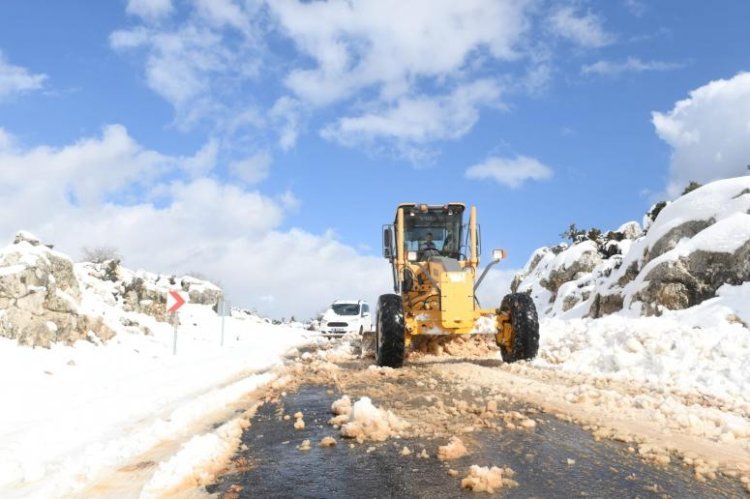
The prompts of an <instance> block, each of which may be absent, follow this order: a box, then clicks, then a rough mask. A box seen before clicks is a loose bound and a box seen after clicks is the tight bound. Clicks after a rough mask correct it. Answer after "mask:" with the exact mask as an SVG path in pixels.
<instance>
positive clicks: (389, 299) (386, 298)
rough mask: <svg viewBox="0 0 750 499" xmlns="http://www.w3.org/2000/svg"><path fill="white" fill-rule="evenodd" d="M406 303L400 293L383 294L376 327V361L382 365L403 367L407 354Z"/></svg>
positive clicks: (379, 301)
mask: <svg viewBox="0 0 750 499" xmlns="http://www.w3.org/2000/svg"><path fill="white" fill-rule="evenodd" d="M405 335H406V329H405V327H404V304H403V302H402V301H401V297H400V296H399V295H394V294H388V295H381V296H380V298H378V315H377V322H376V327H375V336H376V343H375V362H376V363H377V365H379V366H381V367H394V368H397V367H401V366H403V365H404V356H405V355H406V340H405Z"/></svg>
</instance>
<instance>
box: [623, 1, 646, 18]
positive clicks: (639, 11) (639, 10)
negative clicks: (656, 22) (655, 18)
mask: <svg viewBox="0 0 750 499" xmlns="http://www.w3.org/2000/svg"><path fill="white" fill-rule="evenodd" d="M624 3H625V8H627V9H628V10H629V11H630V13H631V14H633V15H634V16H635V17H641V16H643V14H645V13H646V11H647V10H648V7H646V5H645V4H644V3H643V2H641V1H640V0H625V2H624Z"/></svg>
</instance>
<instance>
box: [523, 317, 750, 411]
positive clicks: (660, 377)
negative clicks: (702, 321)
mask: <svg viewBox="0 0 750 499" xmlns="http://www.w3.org/2000/svg"><path fill="white" fill-rule="evenodd" d="M748 358H750V332H749V331H748V330H747V329H745V328H744V327H742V326H741V325H739V324H719V325H716V326H714V327H712V328H710V329H704V328H699V327H693V326H691V325H690V324H689V323H688V324H686V323H685V321H684V320H679V319H678V318H674V317H643V318H631V319H628V318H625V317H621V316H617V315H613V316H608V317H603V318H600V319H571V320H560V319H544V320H543V321H542V324H541V334H540V347H539V357H538V358H537V359H536V360H535V361H534V363H535V364H536V365H542V366H545V367H552V368H556V369H562V370H565V371H572V372H582V373H592V374H606V375H608V376H611V377H612V378H614V379H622V380H635V381H639V382H644V383H651V384H653V385H655V386H662V387H670V388H672V389H675V390H681V391H684V392H694V391H697V392H700V393H704V394H709V395H713V396H716V397H721V398H723V399H727V400H734V401H740V400H741V401H746V402H749V403H750V363H748V362H747V359H748Z"/></svg>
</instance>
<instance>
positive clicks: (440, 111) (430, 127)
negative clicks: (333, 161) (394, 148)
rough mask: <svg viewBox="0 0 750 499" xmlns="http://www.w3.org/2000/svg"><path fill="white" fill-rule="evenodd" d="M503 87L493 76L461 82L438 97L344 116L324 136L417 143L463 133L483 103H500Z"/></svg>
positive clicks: (351, 143) (352, 140)
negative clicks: (466, 82) (472, 81)
mask: <svg viewBox="0 0 750 499" xmlns="http://www.w3.org/2000/svg"><path fill="white" fill-rule="evenodd" d="M499 99H500V88H499V86H498V85H497V83H496V82H494V81H491V80H480V81H476V82H474V83H471V84H468V85H464V86H459V87H458V88H456V89H455V90H454V91H453V92H452V93H450V94H448V95H445V96H437V97H426V96H421V97H410V98H403V99H400V100H399V101H398V102H397V103H396V104H395V106H392V107H386V108H385V109H377V110H374V111H372V112H369V113H365V114H362V115H360V116H357V117H345V118H341V119H339V120H338V121H337V122H336V123H335V124H332V125H329V126H328V127H326V128H325V129H324V130H323V132H322V134H323V137H325V138H327V139H329V140H333V141H336V142H339V143H342V144H345V145H349V146H355V145H359V144H372V143H374V142H376V141H378V140H383V139H385V140H393V141H395V142H396V143H397V144H401V145H403V146H405V147H415V146H419V145H423V144H426V143H429V142H433V141H436V140H455V139H458V138H460V137H462V136H464V135H465V134H466V133H467V132H468V131H469V130H471V128H472V127H473V126H474V124H475V123H476V121H477V120H478V119H479V110H478V108H479V107H480V106H483V105H484V106H487V105H494V106H496V107H499V106H500V102H499Z"/></svg>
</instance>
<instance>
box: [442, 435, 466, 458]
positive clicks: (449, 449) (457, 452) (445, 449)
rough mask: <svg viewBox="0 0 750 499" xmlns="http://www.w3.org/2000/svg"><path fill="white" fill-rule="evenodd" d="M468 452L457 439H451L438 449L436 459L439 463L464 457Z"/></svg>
mask: <svg viewBox="0 0 750 499" xmlns="http://www.w3.org/2000/svg"><path fill="white" fill-rule="evenodd" d="M468 453H469V451H468V450H467V449H466V446H465V445H464V443H463V442H462V441H461V439H460V438H458V437H451V439H450V441H449V442H448V444H446V445H441V446H440V447H438V452H437V458H438V459H440V460H441V461H449V460H452V459H458V458H461V457H464V456H465V455H466V454H468Z"/></svg>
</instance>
